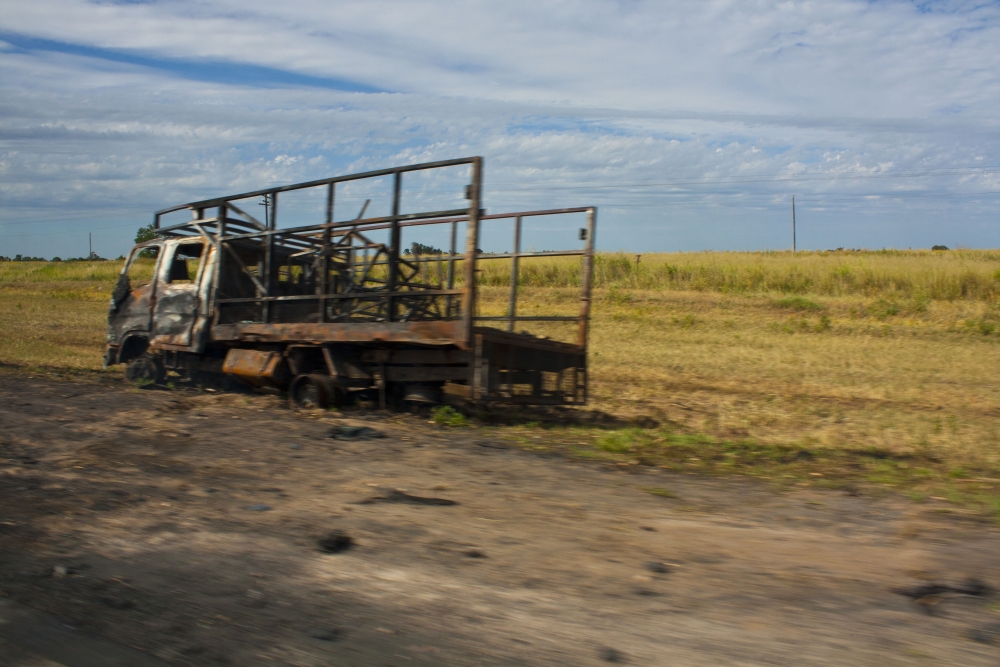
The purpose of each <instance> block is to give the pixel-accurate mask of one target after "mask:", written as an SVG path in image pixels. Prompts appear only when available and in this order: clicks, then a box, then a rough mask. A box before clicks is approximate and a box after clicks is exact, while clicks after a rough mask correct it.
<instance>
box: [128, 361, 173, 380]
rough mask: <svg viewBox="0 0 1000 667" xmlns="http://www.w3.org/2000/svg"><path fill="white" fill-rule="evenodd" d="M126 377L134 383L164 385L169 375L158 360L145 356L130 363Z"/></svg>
mask: <svg viewBox="0 0 1000 667" xmlns="http://www.w3.org/2000/svg"><path fill="white" fill-rule="evenodd" d="M125 377H126V379H128V380H130V381H132V382H143V383H149V382H152V383H153V384H163V381H164V380H165V379H166V377H167V373H166V371H165V370H164V368H163V364H162V363H161V362H160V360H159V359H158V358H156V357H153V356H151V355H148V354H143V355H140V356H138V357H136V358H135V359H133V360H132V361H130V362H128V367H127V368H126V369H125Z"/></svg>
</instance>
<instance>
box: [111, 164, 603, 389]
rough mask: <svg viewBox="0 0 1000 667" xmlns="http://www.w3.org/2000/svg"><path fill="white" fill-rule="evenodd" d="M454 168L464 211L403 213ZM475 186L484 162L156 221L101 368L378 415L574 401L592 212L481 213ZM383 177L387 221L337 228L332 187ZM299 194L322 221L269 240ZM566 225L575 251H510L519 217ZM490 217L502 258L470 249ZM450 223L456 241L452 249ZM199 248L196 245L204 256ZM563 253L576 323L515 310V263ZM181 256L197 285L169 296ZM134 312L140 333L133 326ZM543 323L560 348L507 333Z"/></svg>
mask: <svg viewBox="0 0 1000 667" xmlns="http://www.w3.org/2000/svg"><path fill="white" fill-rule="evenodd" d="M461 166H467V167H468V169H469V172H470V177H471V178H470V182H469V183H468V185H467V186H465V191H464V193H463V194H464V196H465V198H466V199H467V201H468V206H467V207H463V208H456V209H451V210H435V211H422V212H411V213H402V212H401V211H402V208H401V199H402V195H403V179H404V176H405V175H406V174H409V173H412V172H432V171H434V170H440V169H444V168H451V167H461ZM482 174H483V160H482V158H480V157H470V158H462V159H457V160H446V161H439V162H431V163H424V164H415V165H406V166H400V167H394V168H390V169H381V170H377V171H369V172H364V173H358V174H351V175H345V176H337V177H333V178H327V179H322V180H315V181H308V182H305V183H297V184H292V185H285V186H280V187H273V188H267V189H262V190H256V191H252V192H245V193H241V194H237V195H232V196H227V197H220V198H215V199H208V200H202V201H196V202H192V203H188V204H182V205H179V206H173V207H170V208H166V209H163V210H160V211H157V212H156V213H155V215H154V220H153V227H154V229H155V230H156V233H157V235H158V236H159V237H160V238H158V239H157V240H154V241H150V242H147V243H145V244H140V245H138V246H136V248H135V249H133V251H132V253H131V254H130V257H129V259H128V261H127V263H126V266H125V267H124V268H123V269H122V276H123V277H125V276H126V274H127V271H128V270H129V267H130V266H131V264H132V262H134V261H135V260H136V259H137V258H138V257H139V256H140V255H141V254H142V253H143V251H146V252H147V253H148V252H149V250H150V248H151V247H153V246H156V250H157V252H158V256H157V262H156V266H155V268H154V277H153V280H152V281H151V283H150V285H149V286H147V287H145V288H141V289H139V290H131V289H130V286H128V285H127V278H124V280H125V281H126V288H125V289H119V290H116V297H113V299H112V305H111V313H109V344H108V350H107V354H106V362H107V363H109V364H112V363H123V362H124V363H129V362H132V363H135V364H145V368H146V369H147V374H148V373H153V374H154V375H155V374H156V373H157V372H160V371H159V370H158V369H160V368H162V369H173V370H177V371H182V372H190V373H192V374H193V373H196V372H199V371H207V372H216V373H218V372H223V373H228V374H230V375H235V376H239V377H242V378H243V379H244V380H247V381H250V382H252V383H256V384H271V385H275V386H279V387H281V388H290V391H292V392H293V393H295V391H296V387H298V390H300V391H301V390H303V388H305V393H304V394H303V396H305V397H306V401H307V402H308V400H317V399H318V400H319V402H323V403H325V402H335V403H336V402H342V401H343V400H344V399H345V398H346V397H348V396H349V395H350V392H351V391H356V390H363V389H373V388H374V389H378V390H379V400H380V402H381V404H382V405H383V406H384V405H386V403H387V402H393V401H396V402H399V401H417V402H437V401H438V400H452V399H454V400H466V401H472V402H489V401H502V402H510V403H531V404H569V405H579V404H583V403H585V402H586V400H587V336H588V325H589V319H590V294H591V281H592V271H593V253H594V236H595V231H596V230H595V227H596V208H594V207H581V208H563V209H551V210H533V211H521V212H515V213H502V214H493V215H487V214H486V213H485V211H483V210H482V209H481V204H480V202H481V189H482ZM381 177H390V178H391V179H392V194H391V197H392V201H391V213H390V214H389V215H384V216H378V217H367V218H366V217H364V214H365V210H366V209H367V202H366V204H365V206H364V207H363V208H362V211H361V213H360V214H359V215H358V216H357V217H355V218H353V219H349V220H342V221H335V218H334V210H335V204H336V200H337V194H338V186H342V185H345V184H349V183H352V182H354V181H361V180H365V179H373V178H381ZM310 188H322V189H324V190H325V195H326V198H325V202H326V204H325V210H324V214H323V220H322V221H321V222H318V223H315V224H309V225H305V226H297V227H290V228H279V227H278V226H277V219H278V215H277V214H278V210H279V207H278V204H279V202H280V201H281V197H280V195H281V194H282V193H287V192H291V191H296V190H305V189H310ZM262 197H263V198H266V199H265V201H267V203H268V208H267V209H266V211H267V214H266V215H265V216H264V217H265V220H264V221H263V222H261V221H260V220H258V219H257V218H255V217H254V216H252V215H250V214H249V213H248V212H247V211H246V210H245V209H246V208H247V205H246V203H247V201H248V200H250V201H251V203H252V200H256V199H259V198H262ZM184 210H189V211H190V212H191V215H192V219H191V220H188V221H185V222H182V223H180V224H173V225H164V224H162V223H163V221H164V219H165V218H166V217H167V216H168V215H170V214H175V213H177V212H179V211H184ZM568 214H585V216H586V223H585V224H586V226H585V227H583V228H582V229H581V230H580V239H582V240H584V241H585V243H584V247H583V248H582V249H572V250H555V251H543V252H534V251H531V252H526V251H523V250H522V249H521V236H522V223H523V221H524V220H525V219H528V218H535V217H538V216H561V215H568ZM494 220H508V221H512V222H513V228H514V239H513V251H512V252H505V253H483V252H482V251H481V250H479V241H480V232H481V229H482V226H483V224H484V223H487V222H489V221H494ZM431 225H438V226H444V227H445V229H447V230H448V231H449V232H450V233H449V234H448V237H449V238H450V247H449V248H448V249H447V251H437V252H434V253H429V254H420V253H418V252H417V250H416V247H417V246H416V244H415V245H414V252H413V254H404V253H403V252H402V250H403V248H402V247H401V245H402V243H401V238H402V231H403V230H404V229H407V228H417V227H426V226H431ZM462 225H464V227H465V238H464V239H459V238H458V230H459V228H460V226H462ZM373 232H381V233H382V234H386V233H387V235H388V242H387V243H379V242H376V241H375V240H373V238H372V236H373V235H374V234H373ZM460 242H461V243H463V245H464V248H463V249H460V248H459V245H458V244H459V243H460ZM198 243H202V244H203V246H202V249H201V250H199V249H198V246H197V244H198ZM563 256H578V257H580V258H581V267H580V297H579V299H580V300H579V310H578V313H577V314H575V315H538V314H532V315H521V314H519V313H518V276H519V265H520V261H521V260H523V259H525V258H539V257H563ZM185 257H187V258H188V260H189V261H190V262H192V263H193V262H197V267H198V268H197V270H196V272H195V275H194V276H188V279H187V280H179V281H176V282H177V283H178V284H177V285H173V284H172V283H171V276H173V275H174V274H175V273H177V272H178V270H179V271H180V274H181V275H183V274H184V273H185V271H186V269H185V268H184V267H180V268H178V263H179V262H183V261H185V260H184V258H185ZM191 257H194V259H191ZM497 259H503V260H508V261H509V262H510V269H511V275H510V292H509V296H508V298H507V304H506V313H505V314H503V315H490V316H484V315H479V314H477V305H478V304H477V296H478V294H477V279H476V277H477V266H478V264H479V263H480V262H483V261H490V260H497ZM460 277H461V280H459V278H460ZM459 282H461V284H460V285H459V284H458V283H459ZM123 293H124V294H125V296H124V297H123V296H122V294H123ZM130 299H131V300H130ZM171 304H172V305H171ZM146 310H148V311H149V323H148V327H145V328H144V326H143V325H144V317H145V313H146ZM540 322H563V323H569V324H571V325H572V324H573V323H575V336H574V338H575V340H573V341H572V342H560V341H556V340H550V339H548V338H546V337H545V336H536V335H532V334H528V333H526V332H517V331H515V329H516V328H517V327H518V325H519V324H521V323H540ZM497 325H500V326H503V328H504V329H505V330H501V329H498V328H496V326H497ZM150 369H151V370H150ZM141 374H142V373H140V375H141ZM161 374H162V373H161ZM293 398H295V397H294V396H293Z"/></svg>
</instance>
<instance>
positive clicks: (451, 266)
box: [448, 222, 458, 300]
mask: <svg viewBox="0 0 1000 667" xmlns="http://www.w3.org/2000/svg"><path fill="white" fill-rule="evenodd" d="M457 235H458V223H457V222H453V223H451V245H450V246H449V250H448V289H455V241H456V238H455V237H456V236H457ZM450 299H451V297H449V300H450Z"/></svg>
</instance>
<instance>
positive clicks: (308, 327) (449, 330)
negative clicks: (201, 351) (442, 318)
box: [212, 322, 464, 345]
mask: <svg viewBox="0 0 1000 667" xmlns="http://www.w3.org/2000/svg"><path fill="white" fill-rule="evenodd" d="M460 327H461V325H460V323H459V322H407V323H401V322H384V323H365V322H359V323H354V324H262V323H246V324H228V325H227V324H220V325H216V326H214V327H213V328H212V340H213V341H220V342H221V341H240V342H257V343H264V342H289V343H313V344H315V345H321V344H323V343H368V342H371V343H413V344H418V345H458V344H460V343H464V341H463V340H462V338H463V336H462V330H461V328H460Z"/></svg>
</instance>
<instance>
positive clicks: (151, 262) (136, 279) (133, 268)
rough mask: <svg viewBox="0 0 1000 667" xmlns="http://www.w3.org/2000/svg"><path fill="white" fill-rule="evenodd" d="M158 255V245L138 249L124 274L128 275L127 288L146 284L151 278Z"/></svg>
mask: <svg viewBox="0 0 1000 667" xmlns="http://www.w3.org/2000/svg"><path fill="white" fill-rule="evenodd" d="M159 256H160V246H158V245H153V246H148V247H146V248H143V249H142V250H140V251H139V252H138V253H137V254H136V256H135V257H134V258H133V259H132V262H131V263H130V264H129V265H128V270H127V271H126V272H125V275H127V276H128V281H129V288H130V289H136V288H137V287H142V286H143V285H148V284H149V283H150V281H152V279H153V269H154V268H155V267H156V259H157V258H158V257H159Z"/></svg>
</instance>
